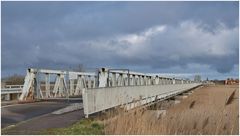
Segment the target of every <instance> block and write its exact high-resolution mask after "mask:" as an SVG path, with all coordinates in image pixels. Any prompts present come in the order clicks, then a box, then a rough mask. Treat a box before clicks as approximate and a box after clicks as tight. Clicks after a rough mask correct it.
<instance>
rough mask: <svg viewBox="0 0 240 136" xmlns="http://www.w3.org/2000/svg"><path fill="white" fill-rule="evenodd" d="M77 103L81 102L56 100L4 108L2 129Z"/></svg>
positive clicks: (2, 111)
mask: <svg viewBox="0 0 240 136" xmlns="http://www.w3.org/2000/svg"><path fill="white" fill-rule="evenodd" d="M75 102H80V101H79V100H77V101H76V100H75V101H69V102H67V101H66V100H60V101H57V100H55V101H43V102H35V103H25V104H13V105H5V106H2V107H1V128H5V127H7V126H9V125H14V124H16V123H19V122H22V121H26V120H29V119H32V118H35V117H38V116H41V115H44V114H47V113H51V112H53V111H55V110H58V109H61V108H64V107H66V106H68V105H70V104H71V103H75Z"/></svg>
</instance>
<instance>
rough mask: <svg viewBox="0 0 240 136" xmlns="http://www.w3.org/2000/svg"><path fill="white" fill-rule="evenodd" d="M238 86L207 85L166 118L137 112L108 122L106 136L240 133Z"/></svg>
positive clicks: (142, 111)
mask: <svg viewBox="0 0 240 136" xmlns="http://www.w3.org/2000/svg"><path fill="white" fill-rule="evenodd" d="M238 95H239V91H238V86H236V85H235V86H233V85H232V86H224V85H220V86H208V87H203V88H201V89H198V90H196V91H195V92H194V93H193V94H191V95H190V96H189V97H188V98H187V99H183V100H182V101H181V103H179V104H176V105H174V106H172V107H170V108H169V109H168V110H167V114H166V116H164V117H157V116H155V114H153V113H154V111H153V110H147V109H136V110H135V111H134V112H130V113H122V114H120V115H119V116H117V117H115V118H114V119H108V120H105V123H104V124H105V134H238V133H239V124H238V120H239V112H238V111H239V110H238V109H239V106H238V105H239V104H238V99H239V97H238Z"/></svg>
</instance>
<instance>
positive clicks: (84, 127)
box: [40, 119, 104, 135]
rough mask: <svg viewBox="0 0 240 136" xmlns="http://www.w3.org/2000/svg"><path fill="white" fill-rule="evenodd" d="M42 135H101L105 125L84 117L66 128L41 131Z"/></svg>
mask: <svg viewBox="0 0 240 136" xmlns="http://www.w3.org/2000/svg"><path fill="white" fill-rule="evenodd" d="M40 134H42V135H101V134H104V126H103V124H101V123H100V122H97V121H94V120H91V119H83V120H80V121H79V122H77V123H75V124H73V125H71V126H69V127H66V128H51V129H47V130H43V131H42V132H40Z"/></svg>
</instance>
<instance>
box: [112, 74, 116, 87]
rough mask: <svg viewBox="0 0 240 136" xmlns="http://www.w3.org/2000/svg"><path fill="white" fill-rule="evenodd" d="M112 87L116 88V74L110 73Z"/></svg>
mask: <svg viewBox="0 0 240 136" xmlns="http://www.w3.org/2000/svg"><path fill="white" fill-rule="evenodd" d="M112 86H117V81H116V73H112Z"/></svg>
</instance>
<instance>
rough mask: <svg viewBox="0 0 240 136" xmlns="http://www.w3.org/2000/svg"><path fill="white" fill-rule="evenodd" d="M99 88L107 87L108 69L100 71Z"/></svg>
mask: <svg viewBox="0 0 240 136" xmlns="http://www.w3.org/2000/svg"><path fill="white" fill-rule="evenodd" d="M98 77H99V87H107V78H108V69H106V68H101V69H99V71H98Z"/></svg>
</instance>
